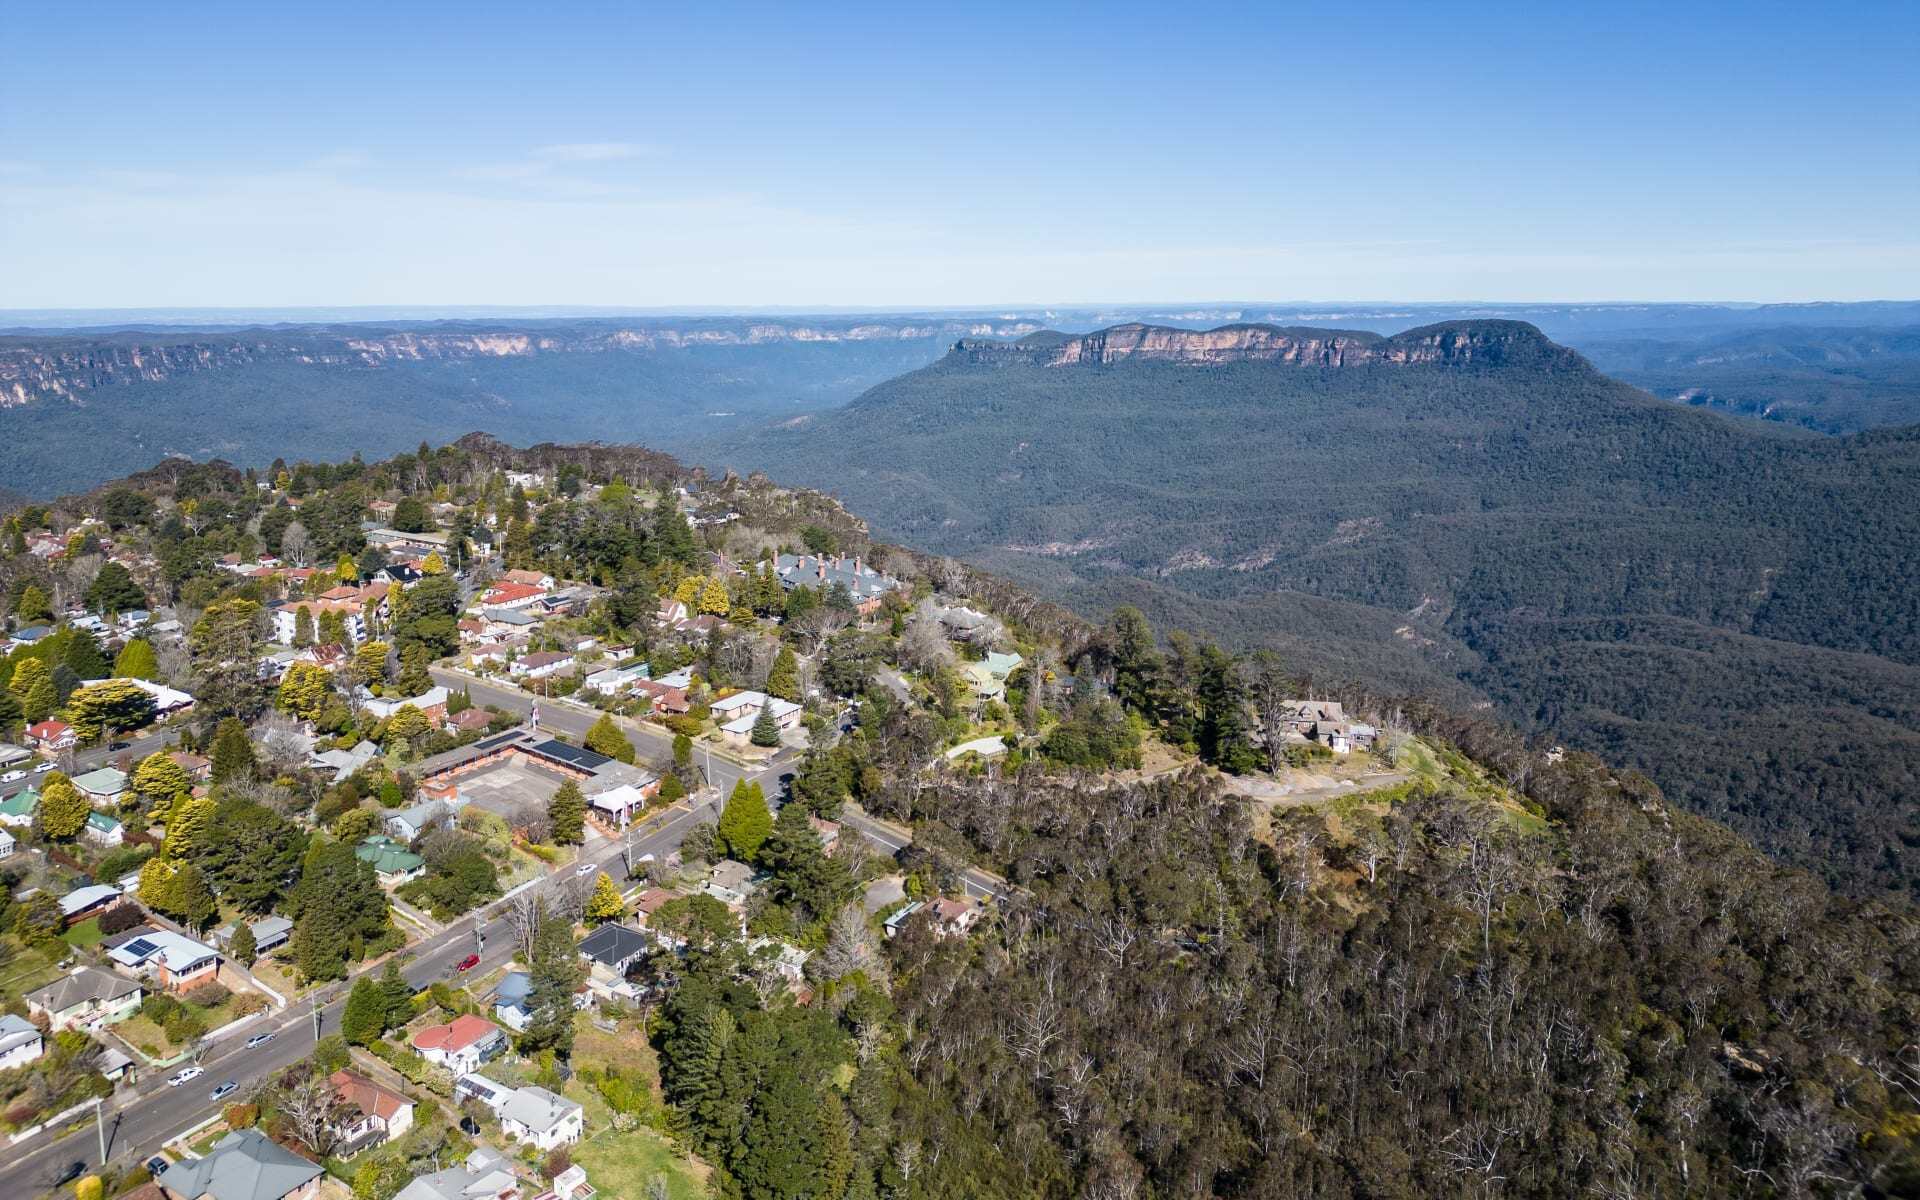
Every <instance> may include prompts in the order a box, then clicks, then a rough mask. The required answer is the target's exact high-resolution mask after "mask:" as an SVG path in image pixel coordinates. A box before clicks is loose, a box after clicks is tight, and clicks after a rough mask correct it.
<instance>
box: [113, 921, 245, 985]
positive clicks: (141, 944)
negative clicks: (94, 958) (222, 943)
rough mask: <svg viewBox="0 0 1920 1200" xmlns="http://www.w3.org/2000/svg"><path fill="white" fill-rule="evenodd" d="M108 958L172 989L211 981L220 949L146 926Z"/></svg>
mask: <svg viewBox="0 0 1920 1200" xmlns="http://www.w3.org/2000/svg"><path fill="white" fill-rule="evenodd" d="M107 958H108V960H109V961H111V962H113V963H114V964H115V965H117V966H118V967H120V968H121V969H122V970H124V971H126V972H127V973H128V974H130V975H134V976H137V977H138V978H141V979H146V980H150V981H152V982H153V983H155V984H157V985H158V986H160V987H162V988H165V989H166V990H167V991H170V992H184V991H188V990H190V989H192V988H193V987H195V986H197V985H199V984H202V983H211V982H213V979H214V977H215V975H216V974H218V972H219V970H220V954H219V951H217V950H215V949H214V948H213V947H212V946H207V945H203V944H201V943H200V942H196V941H194V940H193V939H192V938H190V937H187V936H186V935H184V934H179V933H175V932H173V931H172V930H170V929H149V930H143V931H141V932H140V933H139V935H138V936H136V937H132V938H129V939H127V940H126V941H124V942H121V943H120V944H119V945H117V946H115V947H114V948H113V949H111V950H109V951H107Z"/></svg>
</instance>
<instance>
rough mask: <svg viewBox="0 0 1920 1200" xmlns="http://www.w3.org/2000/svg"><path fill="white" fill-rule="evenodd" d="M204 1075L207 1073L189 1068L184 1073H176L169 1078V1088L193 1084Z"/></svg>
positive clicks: (197, 1068)
mask: <svg viewBox="0 0 1920 1200" xmlns="http://www.w3.org/2000/svg"><path fill="white" fill-rule="evenodd" d="M204 1074H206V1072H205V1071H202V1070H201V1069H200V1068H199V1067H188V1068H187V1069H186V1070H184V1071H175V1072H174V1073H173V1074H171V1075H169V1076H167V1086H168V1087H179V1086H180V1085H181V1084H183V1083H192V1082H193V1081H194V1080H196V1079H198V1078H200V1076H202V1075H204Z"/></svg>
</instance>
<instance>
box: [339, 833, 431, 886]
mask: <svg viewBox="0 0 1920 1200" xmlns="http://www.w3.org/2000/svg"><path fill="white" fill-rule="evenodd" d="M353 853H354V855H355V856H356V857H357V858H359V860H360V861H361V862H363V863H367V864H369V865H371V866H372V867H373V873H374V874H375V875H377V876H379V877H380V886H381V887H384V888H396V887H399V886H400V885H401V884H403V883H407V882H409V881H410V880H414V879H418V878H420V876H421V875H423V874H425V873H426V866H427V860H426V859H424V858H421V857H420V856H419V855H418V854H415V853H414V852H413V851H411V850H409V849H407V847H406V844H405V843H404V842H397V841H395V840H393V839H392V838H390V837H388V836H387V835H386V834H384V833H375V834H370V835H368V837H367V838H366V840H364V841H362V842H361V843H360V844H359V845H358V846H356V847H354V850H353Z"/></svg>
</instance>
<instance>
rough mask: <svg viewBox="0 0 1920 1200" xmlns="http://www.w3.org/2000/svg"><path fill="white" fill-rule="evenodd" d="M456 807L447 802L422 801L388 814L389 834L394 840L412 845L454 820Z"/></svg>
mask: <svg viewBox="0 0 1920 1200" xmlns="http://www.w3.org/2000/svg"><path fill="white" fill-rule="evenodd" d="M453 810H454V806H453V805H451V804H449V803H447V802H446V801H445V800H422V801H421V802H420V803H418V804H414V805H411V806H409V807H407V808H403V809H401V810H400V811H399V812H395V813H388V814H387V820H386V827H387V833H388V834H389V835H390V836H392V837H393V838H395V839H397V840H399V841H402V842H406V843H408V844H411V843H412V842H413V839H415V838H417V837H419V836H420V835H421V834H423V833H425V832H426V831H427V830H429V829H431V828H433V827H434V826H435V825H443V824H446V823H447V822H449V821H452V820H453Z"/></svg>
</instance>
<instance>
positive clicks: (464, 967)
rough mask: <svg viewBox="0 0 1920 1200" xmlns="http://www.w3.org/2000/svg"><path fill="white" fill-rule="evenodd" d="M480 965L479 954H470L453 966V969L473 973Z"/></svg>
mask: <svg viewBox="0 0 1920 1200" xmlns="http://www.w3.org/2000/svg"><path fill="white" fill-rule="evenodd" d="M479 965H480V956H479V955H478V954H469V955H467V956H466V957H465V958H463V959H461V960H460V961H459V962H457V963H455V964H453V969H454V970H456V971H471V970H473V969H474V968H475V967H477V966H479Z"/></svg>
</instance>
